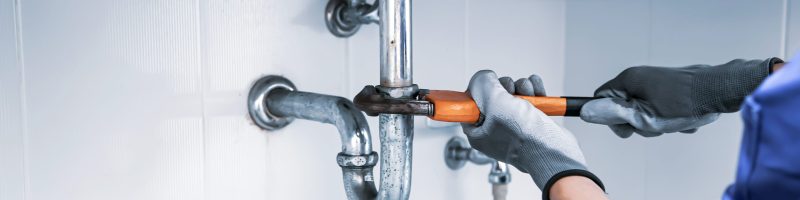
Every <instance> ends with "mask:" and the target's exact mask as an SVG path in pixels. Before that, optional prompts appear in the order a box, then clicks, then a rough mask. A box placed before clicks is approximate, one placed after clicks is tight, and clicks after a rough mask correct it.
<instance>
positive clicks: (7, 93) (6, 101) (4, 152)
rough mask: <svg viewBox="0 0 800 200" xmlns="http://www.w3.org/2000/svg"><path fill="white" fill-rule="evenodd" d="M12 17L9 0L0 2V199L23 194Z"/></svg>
mask: <svg viewBox="0 0 800 200" xmlns="http://www.w3.org/2000/svg"><path fill="white" fill-rule="evenodd" d="M14 19H15V17H14V4H13V1H11V0H2V1H0V199H22V198H23V195H24V193H25V176H24V174H25V165H24V155H23V154H24V152H23V148H24V144H23V143H24V139H23V137H24V135H23V132H22V130H23V128H24V125H23V123H24V121H23V110H22V109H21V108H22V105H23V99H22V98H21V96H20V94H22V90H21V84H20V83H21V81H22V77H21V76H20V75H21V73H22V68H21V67H20V66H19V65H18V62H17V47H16V45H17V40H16V33H15V30H16V29H15V25H14V24H15V23H14Z"/></svg>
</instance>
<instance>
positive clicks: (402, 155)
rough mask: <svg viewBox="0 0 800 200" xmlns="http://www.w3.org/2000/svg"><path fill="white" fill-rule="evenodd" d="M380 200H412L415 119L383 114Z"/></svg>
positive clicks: (409, 116)
mask: <svg viewBox="0 0 800 200" xmlns="http://www.w3.org/2000/svg"><path fill="white" fill-rule="evenodd" d="M378 119H379V123H380V139H381V156H380V159H381V187H380V193H379V195H380V199H408V196H409V194H410V193H411V156H412V151H411V149H412V141H413V139H414V117H413V116H411V115H396V114H381V115H380V117H379V118H378Z"/></svg>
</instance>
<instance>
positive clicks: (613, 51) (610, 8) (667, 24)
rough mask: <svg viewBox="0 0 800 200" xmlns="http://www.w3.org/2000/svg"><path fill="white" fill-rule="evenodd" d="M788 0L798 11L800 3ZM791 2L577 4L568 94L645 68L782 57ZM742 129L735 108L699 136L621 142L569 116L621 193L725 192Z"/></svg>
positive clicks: (713, 195) (585, 0) (689, 195)
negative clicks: (630, 69) (631, 69)
mask: <svg viewBox="0 0 800 200" xmlns="http://www.w3.org/2000/svg"><path fill="white" fill-rule="evenodd" d="M789 3H790V4H791V6H794V7H792V8H790V9H789V13H790V15H791V16H796V15H797V14H796V12H797V11H798V10H800V8H797V6H796V4H798V3H797V2H796V1H793V0H789ZM783 5H784V1H782V0H770V1H749V0H736V1H730V0H710V1H692V0H678V1H675V0H671V1H658V0H613V1H594V0H573V1H568V3H567V15H566V16H567V17H566V26H567V28H566V30H567V31H566V34H567V37H566V38H567V42H566V76H565V78H564V81H565V82H566V85H565V88H566V92H567V93H569V94H572V95H578V94H591V93H592V92H593V91H594V89H595V88H596V87H597V86H598V85H600V84H602V83H603V82H605V81H607V80H608V79H611V78H613V77H614V76H615V75H616V74H617V73H619V72H620V71H621V70H623V69H624V68H627V67H630V66H636V65H656V66H684V65H690V64H720V63H724V62H727V61H729V60H732V59H736V58H746V59H765V58H768V57H781V56H782V55H781V48H782V46H783V45H782V43H783V41H781V37H782V34H784V32H783V29H782V26H783V24H782V22H783V17H784V16H783ZM792 12H794V13H792ZM794 18H796V17H794ZM798 22H800V21H799V20H796V19H790V22H789V23H788V25H789V26H790V27H791V28H790V30H791V31H790V32H789V34H788V35H789V38H790V42H789V43H788V44H789V46H790V47H789V48H788V49H790V50H792V49H797V48H800V45H798V44H793V43H792V41H794V39H792V38H796V37H795V36H794V35H797V33H796V32H797V31H796V28H794V27H798V26H800V24H798ZM793 32H794V34H793ZM741 126H742V125H741V122H740V118H739V115H738V113H736V114H727V115H724V116H723V117H722V118H720V120H719V121H717V122H715V123H713V124H711V125H708V126H706V127H703V128H701V129H700V131H699V132H697V133H695V134H691V135H686V134H668V135H665V136H661V137H658V138H641V137H638V136H634V137H632V138H629V139H619V138H617V137H616V136H615V135H614V134H613V133H612V132H611V131H610V130H608V129H607V128H605V127H603V126H599V125H591V124H586V123H584V122H582V121H580V120H579V119H569V120H567V127H568V128H569V129H571V130H572V131H573V132H574V133H575V134H576V135H577V136H578V138H579V140H580V141H581V142H582V143H581V144H582V145H583V147H584V152H586V154H587V155H586V157H587V159H588V162H589V165H590V168H591V169H593V170H594V171H596V172H597V173H598V174H599V175H600V176H601V178H602V179H603V180H604V181H605V182H606V185H607V186H608V192H609V194H610V196H611V198H613V199H717V198H720V197H721V194H722V192H723V190H724V188H725V187H726V186H727V185H728V184H729V183H730V182H731V181H733V179H734V170H735V166H736V161H737V160H736V159H737V154H738V152H739V150H738V148H739V141H740V137H741Z"/></svg>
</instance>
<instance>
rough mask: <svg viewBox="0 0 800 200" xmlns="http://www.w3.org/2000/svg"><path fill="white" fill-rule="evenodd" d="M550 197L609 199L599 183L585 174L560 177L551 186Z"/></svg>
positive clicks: (557, 198)
mask: <svg viewBox="0 0 800 200" xmlns="http://www.w3.org/2000/svg"><path fill="white" fill-rule="evenodd" d="M550 199H552V200H572V199H596V200H600V199H608V198H607V197H606V194H605V193H604V192H603V189H601V188H600V187H599V186H597V184H596V183H595V182H594V181H592V180H591V179H589V178H586V177H583V176H567V177H564V178H561V179H559V180H558V181H556V183H554V184H553V187H551V188H550Z"/></svg>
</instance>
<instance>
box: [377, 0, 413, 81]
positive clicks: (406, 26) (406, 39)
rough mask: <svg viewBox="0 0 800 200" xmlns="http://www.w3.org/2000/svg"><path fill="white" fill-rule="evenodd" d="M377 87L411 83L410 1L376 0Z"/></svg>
mask: <svg viewBox="0 0 800 200" xmlns="http://www.w3.org/2000/svg"><path fill="white" fill-rule="evenodd" d="M378 5H379V9H378V15H379V16H380V38H381V55H380V56H381V58H380V59H381V83H380V84H381V86H384V87H407V86H411V84H413V78H412V75H413V74H412V73H413V71H412V70H411V68H412V66H411V64H412V63H411V60H412V59H411V0H380V2H379V3H378Z"/></svg>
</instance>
